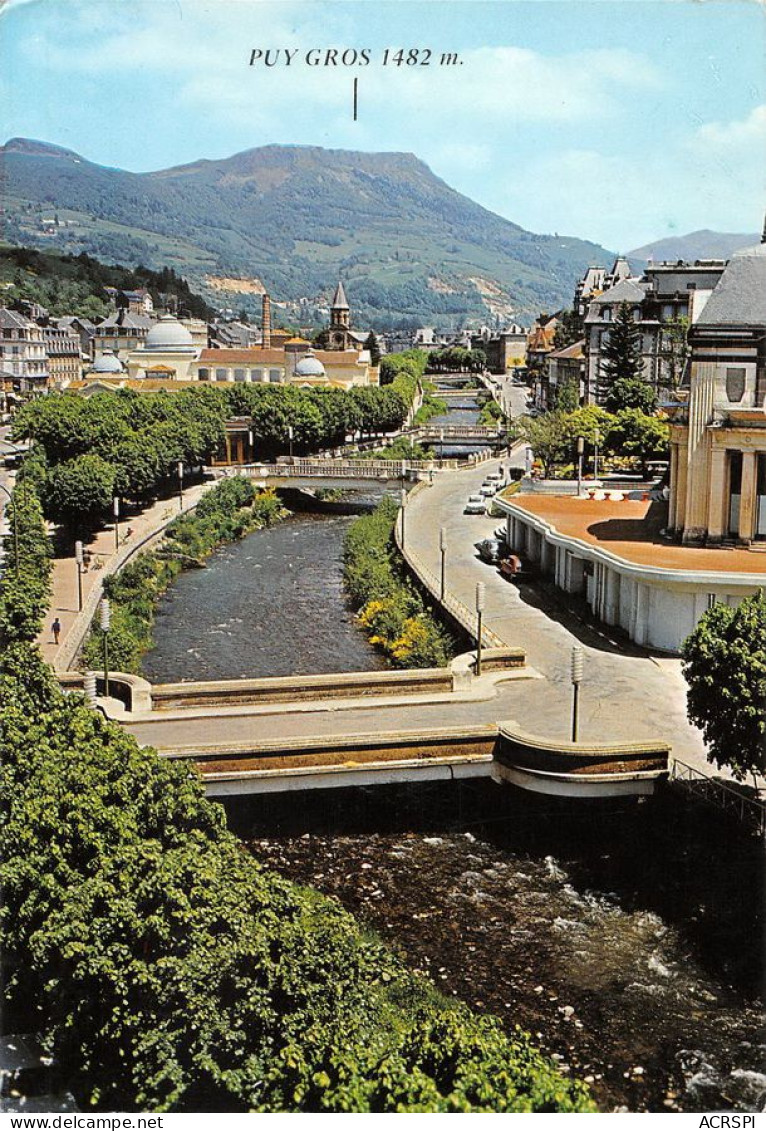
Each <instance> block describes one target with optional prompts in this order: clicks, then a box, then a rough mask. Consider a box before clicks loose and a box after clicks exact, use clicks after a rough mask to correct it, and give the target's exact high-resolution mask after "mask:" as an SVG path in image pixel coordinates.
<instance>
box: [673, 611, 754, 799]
mask: <svg viewBox="0 0 766 1131" xmlns="http://www.w3.org/2000/svg"><path fill="white" fill-rule="evenodd" d="M681 655H682V657H683V661H684V664H683V672H684V676H685V678H686V682H687V683H688V685H689V689H688V692H687V697H686V709H687V714H688V716H689V720H690V722H692V723H694V725H695V726H698V727H700V729H701V730H702V734H703V736H704V739H705V742H706V744H707V747H708V750H707V757H708V761H710V762H715V763H716V764H717V765H719V766H729V767H731V769H732V771H733V772H734V774H735V775H736V777H738V778H740V779H742V778H744V777H745V775H746V774H747V773H752V774H754V775H755V774H761V775H762V774H764V773H766V708H765V707H764V704H766V595H764V591H763V589H759V590H758V592H757V593H756V594H755V595H754V596H752V597H746V598H745V599H744V600H743V601H741V602H740V603H739V605H738V606H737V607H736V608H732V607H731V606H730V605H723V604H720V603H716V604H715V605H713V607H712V608H710V609H708V610H707V612H706V613H704V614H703V616H702V617H701V618H700V621H699V624H698V625H697V627H696V628H695V630H694V632H693V633H692V634H691V636H689V637H687V639H686V640H685V641H684V643H683V647H682V649H681Z"/></svg>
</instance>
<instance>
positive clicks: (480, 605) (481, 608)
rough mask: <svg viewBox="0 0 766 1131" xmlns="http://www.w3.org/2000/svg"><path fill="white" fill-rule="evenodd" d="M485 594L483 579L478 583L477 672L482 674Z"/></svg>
mask: <svg viewBox="0 0 766 1131" xmlns="http://www.w3.org/2000/svg"><path fill="white" fill-rule="evenodd" d="M484 594H485V587H484V582H483V581H477V583H476V674H477V676H479V675H481V633H482V627H481V623H482V619H483V616H484Z"/></svg>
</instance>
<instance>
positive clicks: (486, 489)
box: [479, 480, 497, 499]
mask: <svg viewBox="0 0 766 1131" xmlns="http://www.w3.org/2000/svg"><path fill="white" fill-rule="evenodd" d="M479 494H480V495H483V496H484V497H485V498H486V499H491V498H492V496H493V495H495V494H497V485H496V484H495V483H487V481H486V480H485V481H484V482H483V483H482V485H481V487H480V488H479Z"/></svg>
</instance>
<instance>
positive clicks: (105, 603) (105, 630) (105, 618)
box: [100, 597, 112, 699]
mask: <svg viewBox="0 0 766 1131" xmlns="http://www.w3.org/2000/svg"><path fill="white" fill-rule="evenodd" d="M100 613H101V615H100V623H101V634H102V636H103V642H104V698H105V699H108V698H109V629H110V627H111V624H112V610H111V609H110V608H109V598H108V597H103V598H102V599H101V610H100Z"/></svg>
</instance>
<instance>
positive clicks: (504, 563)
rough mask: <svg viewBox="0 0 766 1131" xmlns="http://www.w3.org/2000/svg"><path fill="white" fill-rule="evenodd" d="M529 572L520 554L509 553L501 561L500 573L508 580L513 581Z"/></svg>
mask: <svg viewBox="0 0 766 1131" xmlns="http://www.w3.org/2000/svg"><path fill="white" fill-rule="evenodd" d="M527 572H528V571H527V570H526V569H525V568H524V564H523V562H522V560H521V558H520V557H519V556H518V554H508V556H507V557H504V558H503V559H502V560H501V562H500V574H501V576H502V577H504V578H506V580H507V581H513V580H514V579H515V578H517V577H526V576H527Z"/></svg>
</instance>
